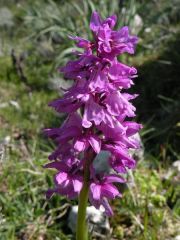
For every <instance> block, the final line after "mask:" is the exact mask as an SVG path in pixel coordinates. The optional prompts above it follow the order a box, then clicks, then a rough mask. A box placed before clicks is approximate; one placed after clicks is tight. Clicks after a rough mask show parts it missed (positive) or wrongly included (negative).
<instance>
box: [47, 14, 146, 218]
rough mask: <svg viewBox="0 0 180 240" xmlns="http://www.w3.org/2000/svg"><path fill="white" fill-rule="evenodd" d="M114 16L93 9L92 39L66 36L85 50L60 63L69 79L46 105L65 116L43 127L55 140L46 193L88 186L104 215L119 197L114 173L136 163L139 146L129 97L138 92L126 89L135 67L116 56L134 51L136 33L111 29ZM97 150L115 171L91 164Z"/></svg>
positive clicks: (73, 192) (120, 180)
mask: <svg viewBox="0 0 180 240" xmlns="http://www.w3.org/2000/svg"><path fill="white" fill-rule="evenodd" d="M116 21H117V17H116V16H115V15H112V16H110V17H108V18H107V19H105V20H103V19H102V18H101V17H100V16H99V14H98V13H97V12H94V13H93V14H92V17H91V21H90V29H91V31H92V34H93V40H92V41H90V40H88V39H84V38H81V37H79V36H75V37H74V36H70V39H72V40H74V41H75V42H76V45H77V46H78V47H79V48H82V50H84V52H83V53H82V52H81V53H80V52H76V60H73V61H69V62H68V63H67V64H66V66H64V67H61V68H60V72H62V73H63V74H64V76H65V78H66V79H71V80H73V81H74V84H73V86H72V87H70V88H69V89H66V90H64V96H63V97H62V98H60V99H57V100H54V101H52V102H51V103H50V104H49V106H51V107H53V108H54V109H55V110H56V111H57V112H62V113H66V114H68V117H67V119H66V120H65V122H64V124H63V125H62V126H61V127H59V128H52V129H46V130H45V133H46V134H47V135H48V137H50V138H52V139H53V140H54V141H55V142H56V144H57V148H56V149H55V151H54V152H53V153H51V154H50V156H49V160H51V162H50V163H49V164H47V165H46V166H45V167H47V168H55V169H56V170H57V173H56V175H55V178H54V183H55V188H54V189H50V190H49V191H48V193H47V195H48V196H49V197H50V196H52V194H54V193H57V194H61V195H65V196H67V197H68V198H70V199H71V198H74V197H77V196H79V197H80V195H81V194H80V193H81V191H83V188H84V186H85V187H87V186H89V201H90V203H91V204H92V205H94V206H95V207H96V208H99V207H100V206H103V207H104V209H105V213H106V214H107V215H108V216H111V215H112V214H113V212H112V209H111V207H110V205H109V200H111V199H114V198H116V197H121V193H119V191H118V189H117V188H116V187H115V186H114V185H113V183H119V184H123V183H124V179H123V178H122V177H120V176H119V175H118V174H123V173H126V172H127V169H133V168H135V166H136V162H135V160H134V159H133V158H132V157H131V156H130V155H129V150H130V149H136V148H138V147H139V143H138V142H137V140H134V139H133V137H132V136H133V135H134V134H136V133H137V132H138V131H139V130H140V129H141V128H142V125H141V124H138V123H136V122H134V121H130V119H131V118H133V117H135V111H136V108H135V107H134V105H133V104H132V102H131V100H133V99H134V98H136V97H137V95H136V94H134V95H132V94H128V93H126V90H127V89H129V88H130V87H131V86H132V85H133V84H134V82H133V80H134V79H135V77H137V70H136V69H135V68H134V67H129V66H127V65H125V64H123V63H121V62H119V61H118V59H117V56H118V55H121V54H122V53H124V52H127V53H129V54H133V53H134V51H135V47H136V44H137V37H136V36H131V35H130V33H129V29H128V27H126V26H125V27H122V28H121V29H119V30H117V31H115V30H114V29H113V28H114V26H115V24H116ZM100 151H107V152H108V153H109V165H110V166H111V168H112V170H113V171H115V172H116V173H117V175H115V174H114V175H113V174H108V173H107V172H104V173H102V172H101V173H99V172H96V170H95V169H93V161H94V159H95V157H96V155H97V154H98V153H100ZM87 192H88V191H87Z"/></svg>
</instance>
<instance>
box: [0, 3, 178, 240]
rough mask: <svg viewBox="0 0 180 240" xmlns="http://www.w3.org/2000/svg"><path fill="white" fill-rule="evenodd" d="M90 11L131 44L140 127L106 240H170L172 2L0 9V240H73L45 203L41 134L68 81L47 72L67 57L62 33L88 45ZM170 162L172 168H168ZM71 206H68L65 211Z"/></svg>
mask: <svg viewBox="0 0 180 240" xmlns="http://www.w3.org/2000/svg"><path fill="white" fill-rule="evenodd" d="M93 10H97V11H99V12H100V13H101V15H102V16H103V17H105V16H109V15H110V14H113V13H116V14H117V16H118V26H117V27H120V26H122V25H128V26H130V28H131V30H132V32H133V33H135V34H137V35H138V36H139V38H140V41H139V45H138V48H137V51H136V55H135V56H133V57H132V56H130V57H129V56H124V57H123V58H122V59H121V60H122V61H123V62H125V63H128V64H130V65H131V64H132V65H135V66H136V67H137V68H138V72H139V77H138V78H137V79H136V85H135V86H134V89H133V92H137V93H139V94H140V97H139V98H138V99H137V100H136V103H135V104H136V106H137V113H138V117H137V120H138V121H139V122H142V123H143V125H144V129H143V130H142V132H141V137H142V141H143V145H144V153H143V157H142V155H141V156H140V157H139V161H138V166H137V169H136V170H135V171H134V173H133V176H134V179H135V180H134V184H133V185H132V186H129V187H128V188H127V189H126V191H125V192H124V197H123V199H122V200H116V201H114V202H113V203H112V205H113V208H114V211H115V216H114V217H113V218H112V219H110V223H111V227H112V236H111V239H114V240H115V239H128V240H131V239H133V240H134V239H135V240H136V239H137V240H156V239H157V240H171V239H172V240H178V239H179V237H180V236H179V235H180V232H178V231H179V230H180V185H179V183H180V153H179V148H180V140H179V137H180V132H179V128H180V84H179V76H180V2H179V0H171V1H168V0H153V1H146V0H126V1H123V0H120V1H118V0H113V1H112V0H94V1H93V0H86V1H83V0H74V1H73V0H66V1H65V0H56V1H55V0H38V1H36V0H34V1H33V0H1V1H0V126H1V131H0V240H17V239H21V240H33V239H34V240H36V239H37V240H45V239H47V240H48V239H49V240H50V239H55V240H60V239H61V240H67V239H74V238H73V234H72V233H71V232H70V230H69V229H68V228H67V214H68V211H69V203H70V202H68V201H67V200H66V199H65V198H63V197H60V196H55V197H53V198H52V199H51V200H50V201H47V200H46V199H45V195H44V192H45V191H46V189H47V188H48V187H50V186H52V172H50V171H49V172H48V171H45V170H43V169H42V165H43V164H44V163H46V162H47V156H48V154H49V153H50V152H51V151H52V149H53V142H51V141H50V140H48V139H46V138H44V136H43V135H42V129H43V128H45V127H51V126H59V125H60V122H61V120H62V119H63V117H64V116H63V115H62V116H61V115H60V116H57V115H56V114H55V113H54V112H53V111H52V110H51V109H49V108H48V106H47V103H48V102H49V101H50V100H52V99H54V98H56V97H57V96H58V94H60V95H61V94H62V93H61V92H59V93H58V88H59V86H63V87H66V86H68V85H69V84H70V83H69V82H67V81H65V80H64V79H63V76H62V75H59V74H58V73H57V67H58V66H61V65H63V64H65V63H66V62H67V60H68V59H69V58H70V53H71V51H72V49H74V48H75V46H74V43H73V42H72V41H70V40H69V39H68V38H67V35H68V34H74V35H80V36H84V37H87V35H88V37H90V38H91V34H90V30H89V27H88V26H89V20H90V15H91V13H92V11H93ZM178 160H179V161H178ZM75 203H76V201H74V204H75Z"/></svg>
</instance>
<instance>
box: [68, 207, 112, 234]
mask: <svg viewBox="0 0 180 240" xmlns="http://www.w3.org/2000/svg"><path fill="white" fill-rule="evenodd" d="M77 213H78V206H77V205H76V206H72V208H71V210H70V213H69V216H68V227H69V228H70V229H71V231H72V232H73V233H75V232H76V219H77ZM87 221H88V227H89V231H90V232H91V233H92V235H93V236H100V235H102V236H103V235H104V236H108V235H110V224H109V220H108V218H107V217H106V216H105V215H104V211H103V208H100V209H96V208H95V207H93V206H91V207H87Z"/></svg>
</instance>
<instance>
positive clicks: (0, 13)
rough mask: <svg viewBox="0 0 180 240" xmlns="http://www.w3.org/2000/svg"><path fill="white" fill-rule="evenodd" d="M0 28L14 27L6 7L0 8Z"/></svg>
mask: <svg viewBox="0 0 180 240" xmlns="http://www.w3.org/2000/svg"><path fill="white" fill-rule="evenodd" d="M0 26H6V27H12V26H14V22H13V14H12V12H11V11H10V10H9V8H7V7H2V8H0Z"/></svg>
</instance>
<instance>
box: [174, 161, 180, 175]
mask: <svg viewBox="0 0 180 240" xmlns="http://www.w3.org/2000/svg"><path fill="white" fill-rule="evenodd" d="M172 166H173V168H174V169H175V170H177V171H178V172H179V173H180V160H177V161H175V162H173V165H172Z"/></svg>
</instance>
